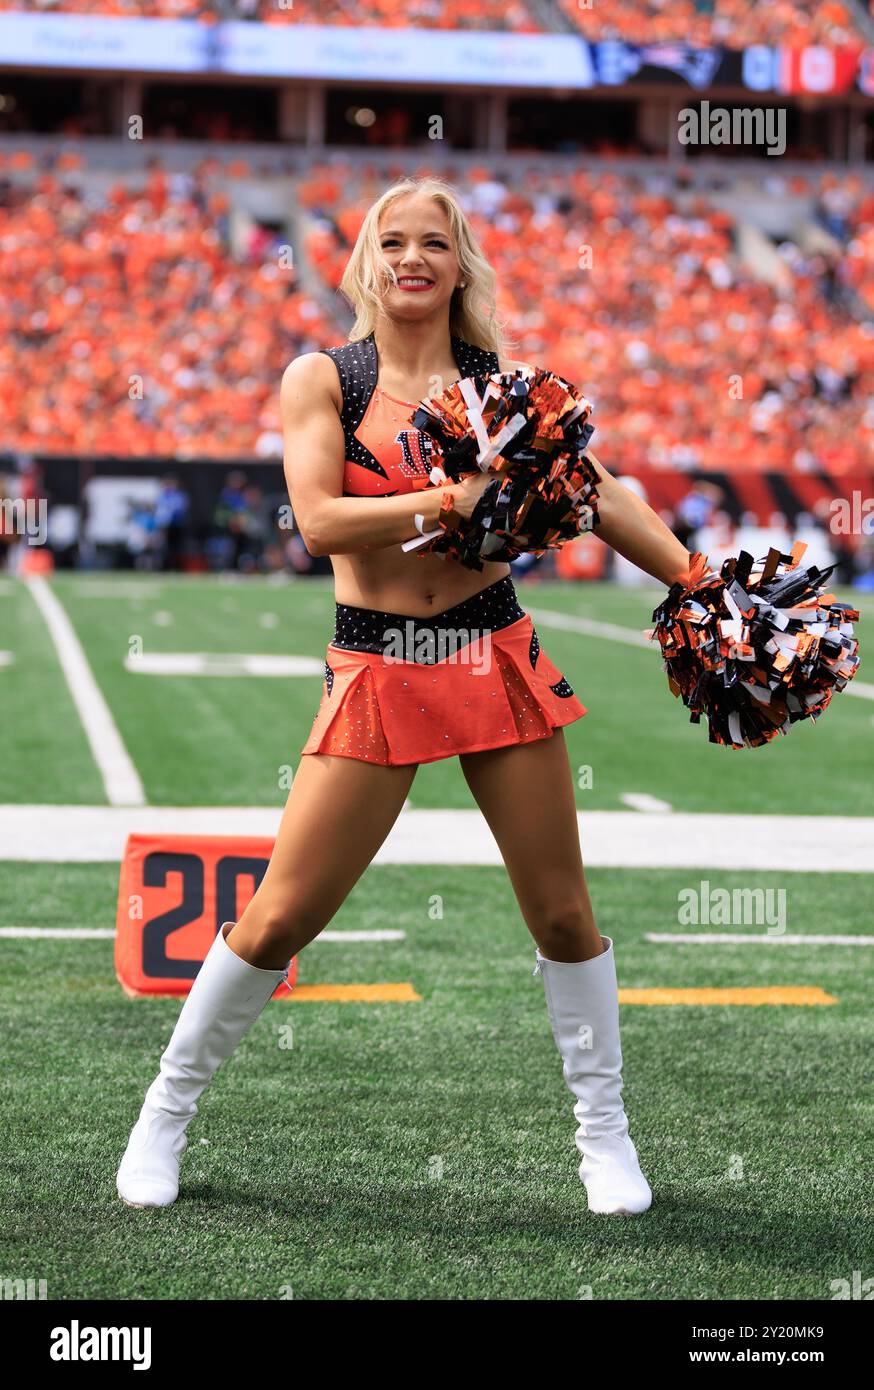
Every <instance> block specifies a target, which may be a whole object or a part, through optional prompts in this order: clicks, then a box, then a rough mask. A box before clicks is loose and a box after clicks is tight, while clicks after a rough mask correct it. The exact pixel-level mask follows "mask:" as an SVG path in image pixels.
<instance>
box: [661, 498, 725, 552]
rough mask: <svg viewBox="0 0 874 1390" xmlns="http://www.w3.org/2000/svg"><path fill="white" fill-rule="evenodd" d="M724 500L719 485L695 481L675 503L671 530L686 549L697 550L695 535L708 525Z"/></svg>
mask: <svg viewBox="0 0 874 1390" xmlns="http://www.w3.org/2000/svg"><path fill="white" fill-rule="evenodd" d="M724 500H725V494H724V493H723V491H722V488H721V487H717V486H716V484H715V483H704V482H697V483H693V485H692V487H691V488H690V489H689V491H688V492H687V493H686V495H685V497H683V498H681V500H680V501H679V502H678V503H677V508H676V512H675V514H674V525H673V531H674V535H675V536H676V537H677V540H678V541H680V542H681V544H683V545H684V546H685V547H686V549H687V550H692V551H694V550H697V549H698V545H697V541H696V536H697V534H698V532H699V531H700V530H701V528H702V527H703V526H709V524H710V521H711V519H712V517H713V513H714V512H715V511H716V509H717V508H718V507H720V506H721V505H722V503H723V501H724Z"/></svg>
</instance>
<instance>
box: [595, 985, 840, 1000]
mask: <svg viewBox="0 0 874 1390" xmlns="http://www.w3.org/2000/svg"><path fill="white" fill-rule="evenodd" d="M837 1002H838V1001H837V999H835V997H834V995H832V994H826V992H825V990H823V989H820V987H819V985H772V986H771V987H770V988H767V989H755V988H751V989H620V991H619V1003H620V1004H836V1003H837Z"/></svg>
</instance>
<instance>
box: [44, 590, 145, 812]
mask: <svg viewBox="0 0 874 1390" xmlns="http://www.w3.org/2000/svg"><path fill="white" fill-rule="evenodd" d="M27 587H28V589H29V591H30V593H31V594H32V596H33V600H34V603H35V604H36V606H37V608H38V609H39V610H40V612H41V613H42V615H43V618H44V619H45V622H46V626H47V628H48V630H49V632H50V634H51V637H52V641H53V642H54V644H55V650H56V652H57V654H58V661H59V662H60V665H61V670H62V671H63V673H64V678H65V679H66V682H67V685H68V686H69V688H70V694H71V695H72V697H73V703H74V704H75V706H76V709H77V711H78V713H79V718H80V719H81V721H82V727H83V728H84V730H85V735H86V737H87V739H88V743H89V744H90V746H91V753H92V755H93V757H94V761H95V763H96V764H97V768H98V770H99V772H100V775H101V777H102V778H103V785H104V787H105V788H106V798H107V800H108V801H109V803H110V805H111V806H144V805H145V804H146V794H145V791H144V790H143V784H142V782H141V781H140V778H139V774H138V772H137V770H136V768H135V767H134V765H133V762H132V761H131V757H130V754H129V753H128V751H127V749H126V748H125V746H124V743H123V742H122V738H121V734H120V733H119V731H118V728H117V727H116V723H115V720H114V719H113V717H112V714H111V712H110V709H109V706H108V704H107V703H106V701H105V700H104V698H103V695H102V693H101V691H100V687H99V686H98V684H97V682H96V680H95V679H94V674H93V672H92V670H91V667H90V666H89V665H88V660H87V657H86V656H85V653H84V651H83V650H82V646H81V643H80V642H79V639H78V637H77V636H76V633H75V631H74V628H73V624H72V623H71V622H70V619H69V618H68V617H67V614H66V613H65V612H64V609H63V607H62V606H61V604H60V603H59V601H58V599H57V598H56V597H55V595H54V594H53V593H52V590H51V589H50V588H49V586H48V584H47V583H46V581H45V580H44V579H42V578H40V577H39V576H35V577H33V578H31V579H28V580H27Z"/></svg>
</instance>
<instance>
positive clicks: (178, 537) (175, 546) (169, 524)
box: [155, 473, 191, 570]
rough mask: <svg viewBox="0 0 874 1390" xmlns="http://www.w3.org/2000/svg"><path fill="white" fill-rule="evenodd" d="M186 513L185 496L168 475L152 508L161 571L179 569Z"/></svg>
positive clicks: (186, 502)
mask: <svg viewBox="0 0 874 1390" xmlns="http://www.w3.org/2000/svg"><path fill="white" fill-rule="evenodd" d="M190 510H191V502H190V499H189V496H188V493H187V492H185V491H184V490H183V488H182V487H181V486H180V483H179V479H178V478H177V477H175V476H174V475H173V474H172V473H168V474H167V476H166V477H165V478H164V479H163V488H162V490H161V493H160V495H159V497H158V501H157V503H156V504H155V529H156V531H157V534H158V540H159V544H160V548H161V562H160V568H161V569H162V570H178V569H181V568H182V556H183V554H184V550H185V541H186V539H187V535H188V518H189V513H190Z"/></svg>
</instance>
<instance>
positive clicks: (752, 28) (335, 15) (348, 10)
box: [0, 0, 874, 48]
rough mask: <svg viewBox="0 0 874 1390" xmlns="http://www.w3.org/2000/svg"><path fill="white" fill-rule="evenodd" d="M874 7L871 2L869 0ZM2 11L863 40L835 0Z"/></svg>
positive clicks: (35, 4)
mask: <svg viewBox="0 0 874 1390" xmlns="http://www.w3.org/2000/svg"><path fill="white" fill-rule="evenodd" d="M872 3H874V0H872ZM0 10H28V11H36V12H40V13H61V12H66V13H68V14H106V15H127V16H134V15H142V16H153V17H160V18H165V19H190V18H198V19H201V20H203V21H204V22H206V23H214V22H216V20H217V19H219V18H224V17H228V18H238V19H249V20H257V21H260V22H262V23H266V24H325V25H337V26H342V27H344V28H358V27H361V26H375V27H381V28H388V29H396V28H398V29H407V28H417V29H487V30H489V29H490V30H512V31H513V32H515V33H536V32H538V31H541V30H543V29H551V30H557V31H565V32H566V31H567V28H568V25H569V24H570V25H571V26H575V27H578V28H579V30H580V31H581V33H582V34H583V35H584V36H585V37H586V38H587V39H590V40H591V41H592V42H598V41H602V40H606V39H624V40H626V41H627V42H629V43H642V44H644V43H645V44H651V43H666V42H673V41H677V40H684V41H686V42H688V43H692V44H696V45H699V46H701V47H708V46H714V45H723V46H725V47H727V48H746V47H748V46H749V45H750V44H785V45H787V46H789V47H802V46H804V45H807V44H826V45H830V46H832V47H838V46H842V45H851V44H861V43H863V42H865V41H866V40H865V38H864V35H863V34H862V33H861V32H860V29H859V26H858V25H857V23H856V21H855V17H854V7H853V5H852V4H851V3H849V0H848V3H841V0H769V3H768V4H763V3H761V0H713V3H712V4H707V5H705V4H702V3H700V0H611V3H610V4H609V5H599V4H588V5H587V4H586V3H581V0H542V2H541V4H540V5H538V6H537V7H536V9H535V8H529V7H528V5H527V4H526V3H525V0H294V4H293V5H292V4H288V5H286V6H283V5H282V4H280V3H279V0H226V2H225V3H223V2H222V0H0Z"/></svg>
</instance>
